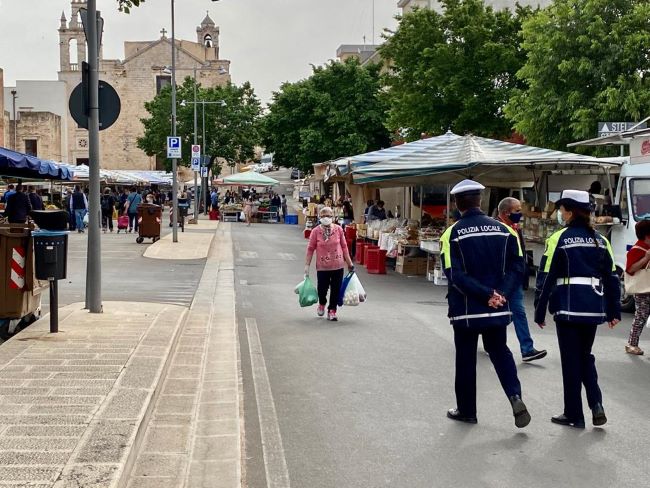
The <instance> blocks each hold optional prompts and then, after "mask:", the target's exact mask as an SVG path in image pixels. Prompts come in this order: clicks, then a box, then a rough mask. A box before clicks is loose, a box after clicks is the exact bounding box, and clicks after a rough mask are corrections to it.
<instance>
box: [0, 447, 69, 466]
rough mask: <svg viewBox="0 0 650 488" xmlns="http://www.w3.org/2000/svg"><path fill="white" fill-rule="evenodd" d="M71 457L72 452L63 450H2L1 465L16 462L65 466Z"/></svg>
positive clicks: (0, 452)
mask: <svg viewBox="0 0 650 488" xmlns="http://www.w3.org/2000/svg"><path fill="white" fill-rule="evenodd" d="M69 458H70V453H69V452H63V451H60V452H59V451H50V452H40V451H0V466H8V465H16V464H41V465H48V464H52V465H61V466H63V465H64V464H65V463H66V462H67V461H68V459H69Z"/></svg>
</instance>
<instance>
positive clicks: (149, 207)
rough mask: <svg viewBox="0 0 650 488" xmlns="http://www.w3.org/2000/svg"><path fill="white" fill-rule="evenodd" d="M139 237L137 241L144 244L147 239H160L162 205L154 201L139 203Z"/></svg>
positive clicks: (154, 240)
mask: <svg viewBox="0 0 650 488" xmlns="http://www.w3.org/2000/svg"><path fill="white" fill-rule="evenodd" d="M137 219H138V237H137V238H136V239H135V241H136V242H137V243H138V244H142V242H143V241H144V240H145V239H153V242H156V241H157V240H158V239H160V225H161V222H162V207H161V206H160V205H154V204H152V203H141V204H140V205H138V217H137Z"/></svg>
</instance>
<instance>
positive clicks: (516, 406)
mask: <svg viewBox="0 0 650 488" xmlns="http://www.w3.org/2000/svg"><path fill="white" fill-rule="evenodd" d="M510 404H511V405H512V415H514V417H515V425H516V426H517V427H519V428H520V429H522V428H524V427H526V426H527V425H528V424H530V414H529V413H528V409H527V408H526V404H524V402H523V400H522V399H521V397H520V396H519V395H514V396H511V397H510Z"/></svg>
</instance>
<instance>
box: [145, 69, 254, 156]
mask: <svg viewBox="0 0 650 488" xmlns="http://www.w3.org/2000/svg"><path fill="white" fill-rule="evenodd" d="M176 99H177V103H178V106H177V115H176V117H177V134H178V135H179V136H181V138H182V144H183V147H182V151H183V156H184V158H183V161H182V162H181V164H184V165H186V166H189V164H190V154H191V148H190V145H191V144H192V143H193V142H194V103H193V101H194V80H193V79H192V78H191V77H187V78H185V81H184V82H183V84H182V85H181V86H179V87H178V88H177V90H176ZM183 100H184V101H185V103H184V104H183V103H182V101H183ZM197 100H198V101H199V103H198V104H197V105H196V108H197V121H198V123H197V126H198V131H197V132H198V136H197V140H198V143H199V144H202V145H203V146H204V147H205V149H204V151H205V154H207V155H209V156H211V157H212V158H216V157H219V158H224V159H225V160H226V161H227V162H228V164H229V165H234V164H235V163H239V162H245V161H249V160H251V159H253V158H254V156H255V147H256V146H257V145H258V144H259V143H260V132H259V118H260V114H261V104H260V101H259V99H258V98H257V96H256V95H255V92H254V90H253V88H252V87H251V85H250V84H249V83H244V84H243V85H241V86H236V85H233V84H228V85H225V86H218V87H214V88H203V87H201V86H200V85H197ZM202 100H203V101H205V102H206V104H205V142H204V141H202V137H203V110H204V105H203V104H201V103H200V102H201V101H202ZM210 102H212V103H210ZM145 108H146V110H147V112H148V113H149V117H148V118H145V119H141V120H142V123H143V124H144V129H145V132H144V135H143V136H142V137H141V138H139V139H138V147H139V148H140V149H142V150H143V151H145V152H146V153H147V155H149V156H158V157H159V158H162V159H165V161H167V165H168V167H170V166H171V161H169V160H167V159H166V157H167V154H166V152H167V150H166V144H167V136H169V135H170V134H171V124H172V120H171V87H169V86H167V87H165V88H164V89H163V90H161V92H160V93H159V94H158V96H156V98H154V99H153V100H152V101H150V102H148V103H146V104H145Z"/></svg>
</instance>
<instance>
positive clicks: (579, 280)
mask: <svg viewBox="0 0 650 488" xmlns="http://www.w3.org/2000/svg"><path fill="white" fill-rule="evenodd" d="M556 284H557V285H558V286H562V285H588V286H600V285H601V281H600V278H593V277H589V278H583V277H577V276H572V277H570V278H569V277H567V278H558V279H557V282H556Z"/></svg>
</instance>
